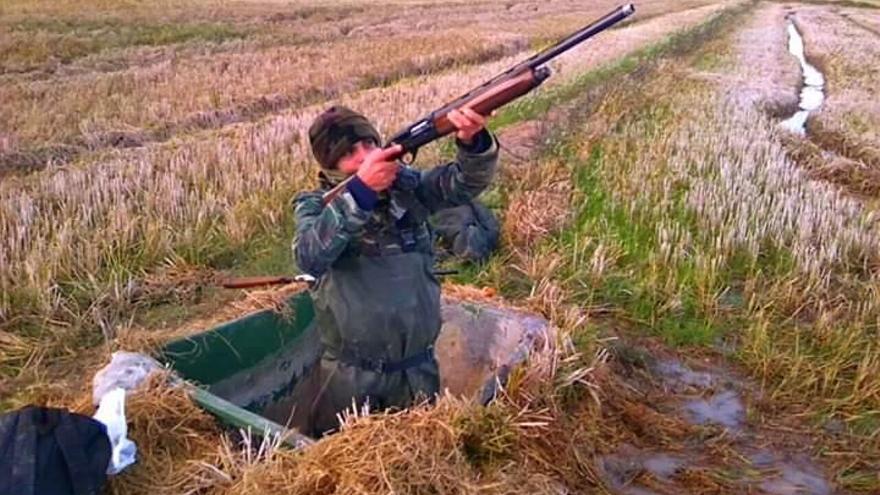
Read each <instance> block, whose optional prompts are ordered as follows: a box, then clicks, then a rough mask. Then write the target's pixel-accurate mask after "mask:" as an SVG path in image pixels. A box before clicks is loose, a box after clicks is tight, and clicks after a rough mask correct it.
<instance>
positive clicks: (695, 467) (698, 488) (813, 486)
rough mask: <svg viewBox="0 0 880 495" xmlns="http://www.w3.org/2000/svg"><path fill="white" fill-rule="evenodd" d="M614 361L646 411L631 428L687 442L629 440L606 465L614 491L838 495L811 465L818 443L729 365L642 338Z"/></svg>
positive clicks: (633, 494)
mask: <svg viewBox="0 0 880 495" xmlns="http://www.w3.org/2000/svg"><path fill="white" fill-rule="evenodd" d="M612 354H613V355H615V356H616V357H617V360H616V361H617V364H616V368H615V371H616V373H617V374H618V375H619V376H620V377H621V378H622V380H623V382H624V383H625V384H626V386H627V387H628V388H629V389H630V390H631V391H633V392H635V394H634V395H635V396H636V397H638V398H639V402H641V403H642V407H643V408H644V409H643V410H641V411H639V412H637V413H636V414H635V416H634V417H632V418H631V421H634V422H637V423H638V422H640V421H642V422H646V423H648V424H646V425H645V428H650V427H651V425H650V423H655V427H656V428H658V430H663V429H664V428H666V429H669V430H670V431H669V432H667V433H668V437H670V438H679V441H678V442H677V443H672V444H666V445H663V444H660V445H651V444H650V442H644V441H643V440H644V439H637V440H639V441H642V443H641V444H638V445H637V444H634V443H630V442H626V443H623V444H621V445H619V446H618V448H617V449H616V450H615V451H614V452H612V453H609V454H607V455H605V456H602V457H599V458H597V459H596V470H597V472H599V473H600V475H601V476H602V478H603V480H604V481H605V482H606V484H607V487H608V488H610V489H611V490H612V491H613V492H614V493H619V494H621V495H660V494H663V495H665V494H679V493H764V494H769V495H789V494H792V493H799V494H803V495H830V494H831V493H836V492H835V491H834V490H835V487H834V484H833V483H832V482H831V481H830V480H829V479H828V478H827V477H826V475H825V474H824V472H823V469H822V468H821V467H820V466H819V465H817V464H816V463H815V462H813V461H812V460H811V457H813V454H814V453H815V451H816V446H815V445H813V443H812V441H811V440H810V439H809V438H808V437H807V436H806V435H803V434H792V433H790V432H791V431H794V430H793V429H792V430H789V431H786V429H788V428H791V427H792V426H793V425H791V424H787V422H786V421H785V419H784V418H781V417H779V415H778V414H776V413H774V410H773V407H772V406H771V405H770V402H769V399H767V398H766V397H764V396H763V395H762V393H761V391H760V387H758V386H757V385H756V384H755V383H753V382H751V381H750V380H749V379H747V378H744V377H743V376H741V375H740V374H739V373H737V372H736V371H734V370H733V369H731V368H730V367H728V366H727V365H726V364H724V362H723V358H721V357H703V358H702V359H699V360H698V359H695V358H691V359H687V358H684V357H683V356H681V355H679V354H678V353H676V352H673V351H671V350H669V349H668V348H666V347H665V346H663V345H662V344H658V343H656V342H653V341H650V340H638V339H622V340H621V341H620V342H618V343H617V345H616V346H612ZM630 414H632V412H630ZM756 417H760V422H759V421H756V420H755V419H754V418H756ZM652 418H653V419H652ZM661 418H662V419H661ZM675 430H678V431H675ZM721 473H724V475H722V474H721Z"/></svg>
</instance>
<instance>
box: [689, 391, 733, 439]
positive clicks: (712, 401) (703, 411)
mask: <svg viewBox="0 0 880 495" xmlns="http://www.w3.org/2000/svg"><path fill="white" fill-rule="evenodd" d="M685 410H686V411H687V412H688V414H689V415H690V417H691V419H692V420H693V421H694V422H695V423H696V424H699V425H704V424H717V425H721V426H725V427H727V428H730V429H732V430H737V429H739V428H740V426H741V425H742V422H743V419H744V418H745V413H746V410H745V407H743V403H742V401H741V400H740V399H739V395H737V393H736V392H734V391H733V390H727V391H725V392H721V393H718V394H715V395H713V396H711V397H709V398H708V399H698V400H692V401H690V402H688V403H687V404H685Z"/></svg>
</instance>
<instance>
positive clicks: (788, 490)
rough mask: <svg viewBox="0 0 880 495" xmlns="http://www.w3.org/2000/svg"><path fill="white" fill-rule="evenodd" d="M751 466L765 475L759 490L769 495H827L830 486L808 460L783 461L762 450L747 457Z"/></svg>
mask: <svg viewBox="0 0 880 495" xmlns="http://www.w3.org/2000/svg"><path fill="white" fill-rule="evenodd" d="M749 460H750V461H751V463H752V466H753V467H755V468H758V469H760V470H761V471H762V472H764V473H766V474H765V476H764V477H763V478H764V480H763V481H762V482H761V483H760V485H759V486H760V488H761V490H763V491H764V492H766V493H769V494H771V495H795V494H799V495H801V494H802V495H829V494H830V493H831V492H832V490H831V486H830V485H829V483H828V482H827V481H825V478H824V477H823V476H822V473H821V472H820V471H819V470H818V469H817V468H816V466H815V465H813V463H811V462H810V461H809V460H808V459H785V458H783V457H782V456H780V455H779V454H775V453H773V452H770V451H768V450H763V451H760V452H757V453H755V454H753V455H751V456H749Z"/></svg>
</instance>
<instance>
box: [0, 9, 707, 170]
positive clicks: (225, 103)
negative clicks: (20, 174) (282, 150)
mask: <svg viewBox="0 0 880 495" xmlns="http://www.w3.org/2000/svg"><path fill="white" fill-rule="evenodd" d="M704 3H706V2H700V1H696V0H692V1H689V2H685V3H682V4H678V3H676V4H675V7H674V10H678V9H686V8H690V7H693V6H698V5H701V4H704ZM613 5H614V4H613V2H603V3H602V4H600V5H596V4H591V5H589V6H586V7H585V6H583V5H582V4H580V3H578V2H572V1H571V0H554V1H552V2H545V3H544V4H541V5H540V6H530V8H514V7H517V6H516V5H515V4H511V5H509V6H507V5H504V6H501V5H499V4H498V2H494V1H480V2H472V3H468V4H459V5H455V6H451V5H448V4H445V3H427V4H416V3H412V4H406V3H404V4H403V5H400V4H379V5H369V6H368V5H367V4H360V3H357V2H355V3H353V4H351V5H348V6H346V5H342V4H333V3H329V4H324V5H321V4H315V5H309V4H305V5H297V6H296V7H295V8H294V9H290V8H280V7H279V6H274V5H272V4H246V3H245V4H230V5H222V6H221V5H211V4H210V3H209V5H208V6H205V5H198V4H196V5H186V4H184V3H176V2H174V3H173V4H172V5H169V6H168V7H167V10H164V11H160V10H150V9H149V8H146V9H136V10H135V11H134V12H131V13H129V12H126V13H125V14H124V15H123V14H121V13H120V12H117V11H116V10H114V8H113V7H112V6H105V7H103V8H99V9H96V10H92V11H89V10H85V11H81V13H78V14H68V15H67V16H63V17H61V18H56V17H51V16H49V15H48V14H43V13H38V12H39V9H37V12H31V13H30V14H28V15H24V14H19V15H14V16H12V17H10V18H9V19H10V20H9V21H8V24H6V27H5V28H4V25H3V24H0V32H2V30H3V29H5V30H6V31H7V33H5V36H3V39H4V42H2V43H0V62H2V63H3V65H4V66H5V71H6V72H9V73H10V74H9V75H8V76H7V77H5V83H6V84H4V85H3V91H2V92H0V99H2V100H3V101H4V102H5V104H4V105H3V106H2V107H0V117H3V118H2V121H3V122H5V126H6V127H5V129H2V132H0V134H2V135H4V138H3V140H2V141H0V157H2V158H3V159H2V161H0V164H3V165H4V168H7V167H9V166H11V165H15V164H16V163H19V164H21V163H25V164H29V165H31V166H34V167H39V166H44V165H45V164H46V162H47V161H52V160H53V159H54V160H55V161H62V162H66V161H69V160H70V159H71V154H72V153H74V152H76V153H81V152H83V151H87V150H93V149H101V148H105V147H129V146H139V145H142V144H143V143H145V142H149V141H153V140H164V139H167V138H168V137H169V136H172V135H176V134H179V133H184V132H187V131H191V130H192V129H199V128H205V127H218V126H222V125H227V124H229V123H233V122H239V121H242V120H252V119H255V118H258V117H260V116H262V115H265V114H267V113H271V112H274V111H278V110H280V109H284V108H289V107H293V106H299V105H303V104H307V103H311V102H314V101H318V100H324V99H330V98H334V97H336V96H337V95H340V94H344V93H347V92H350V91H353V90H357V89H361V88H363V87H370V86H374V85H381V84H385V83H388V82H390V81H394V80H396V79H398V78H400V77H409V76H415V75H419V74H424V73H429V72H434V71H437V70H440V69H446V68H450V67H453V66H456V65H459V64H464V63H470V64H473V63H479V62H481V61H486V60H491V59H497V58H499V57H501V56H503V55H509V54H512V53H520V55H524V53H522V50H524V49H525V48H528V47H527V44H529V43H530V42H532V43H539V42H541V40H544V39H554V38H557V37H559V36H561V35H563V34H565V33H567V32H569V31H570V30H572V29H574V28H575V27H578V26H579V25H582V24H583V23H584V20H585V19H588V18H592V17H596V16H598V15H600V14H602V13H604V12H605V11H606V10H608V9H610V8H611V7H612V6H613ZM669 6H670V4H669V3H668V2H664V1H656V0H655V1H650V2H648V3H646V4H645V5H643V6H640V7H642V8H643V9H644V13H645V15H653V14H656V13H665V12H666V11H668V10H670V9H669ZM211 7H213V8H211ZM507 7H510V8H507ZM50 10H51V9H50ZM640 12H642V11H641V10H640ZM348 14H350V15H348ZM477 20H479V21H480V22H481V23H482V25H483V26H484V29H481V30H479V31H477V32H474V31H473V30H470V29H467V30H465V29H462V28H461V27H460V26H461V25H462V23H463V22H475V21H477ZM29 23H30V24H29ZM414 30H415V31H417V32H418V35H414V34H413V32H414ZM96 33H97V34H96ZM42 38H46V39H42ZM70 40H78V41H77V42H78V43H79V45H76V44H75V46H72V47H67V48H65V47H64V46H63V45H62V46H58V45H59V44H60V43H63V42H68V43H70ZM114 43H115V44H114ZM354 44H356V45H357V46H358V49H352V46H353V45H354ZM80 45H82V46H80ZM34 51H36V52H37V53H31V52H34ZM19 52H24V53H19ZM65 52H71V53H69V54H68V55H65V54H64V53H65ZM79 52H83V53H82V54H80V55H82V56H77V54H78V53H79ZM23 56H24V57H32V58H33V57H36V58H38V59H40V58H47V59H50V60H51V61H52V63H51V64H50V62H46V64H50V65H51V66H52V69H51V70H52V71H53V72H54V75H51V76H49V77H48V78H45V77H44V76H42V75H40V74H44V73H45V70H43V71H40V72H38V73H35V72H34V71H33V70H31V71H27V70H26V68H22V67H20V66H21V63H18V62H16V61H15V58H16V57H19V58H20V57H23ZM51 57H60V58H51ZM327 60H333V61H334V63H333V68H332V69H330V70H328V68H327V66H326V61H327ZM22 70H24V71H25V74H23V75H22V76H20V77H19V76H17V75H16V74H15V72H16V71H22ZM49 108H51V109H52V111H50V112H47V111H45V110H46V109H49ZM72 150H73V151H72Z"/></svg>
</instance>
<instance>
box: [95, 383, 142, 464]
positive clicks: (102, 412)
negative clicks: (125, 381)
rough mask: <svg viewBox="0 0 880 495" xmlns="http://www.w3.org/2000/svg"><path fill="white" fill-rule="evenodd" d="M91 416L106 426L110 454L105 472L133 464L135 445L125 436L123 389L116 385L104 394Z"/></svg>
mask: <svg viewBox="0 0 880 495" xmlns="http://www.w3.org/2000/svg"><path fill="white" fill-rule="evenodd" d="M93 417H94V418H95V419H96V420H98V421H100V422H101V423H103V424H104V425H105V426H106V427H107V436H108V437H110V447H111V449H112V455H111V456H110V465H109V466H107V474H117V473H119V472H120V471H122V470H123V469H125V468H126V467H128V466H130V465H132V464H134V462H135V454H136V453H137V447H136V446H135V444H134V442H132V441H131V440H129V439H128V438H127V435H128V424H127V423H126V421H125V389H123V388H121V387H117V388H114V389H113V390H111V391H109V392H107V393H106V394H104V396H103V397H101V402H100V404H99V405H98V411H97V412H96V413H95V415H94V416H93Z"/></svg>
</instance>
